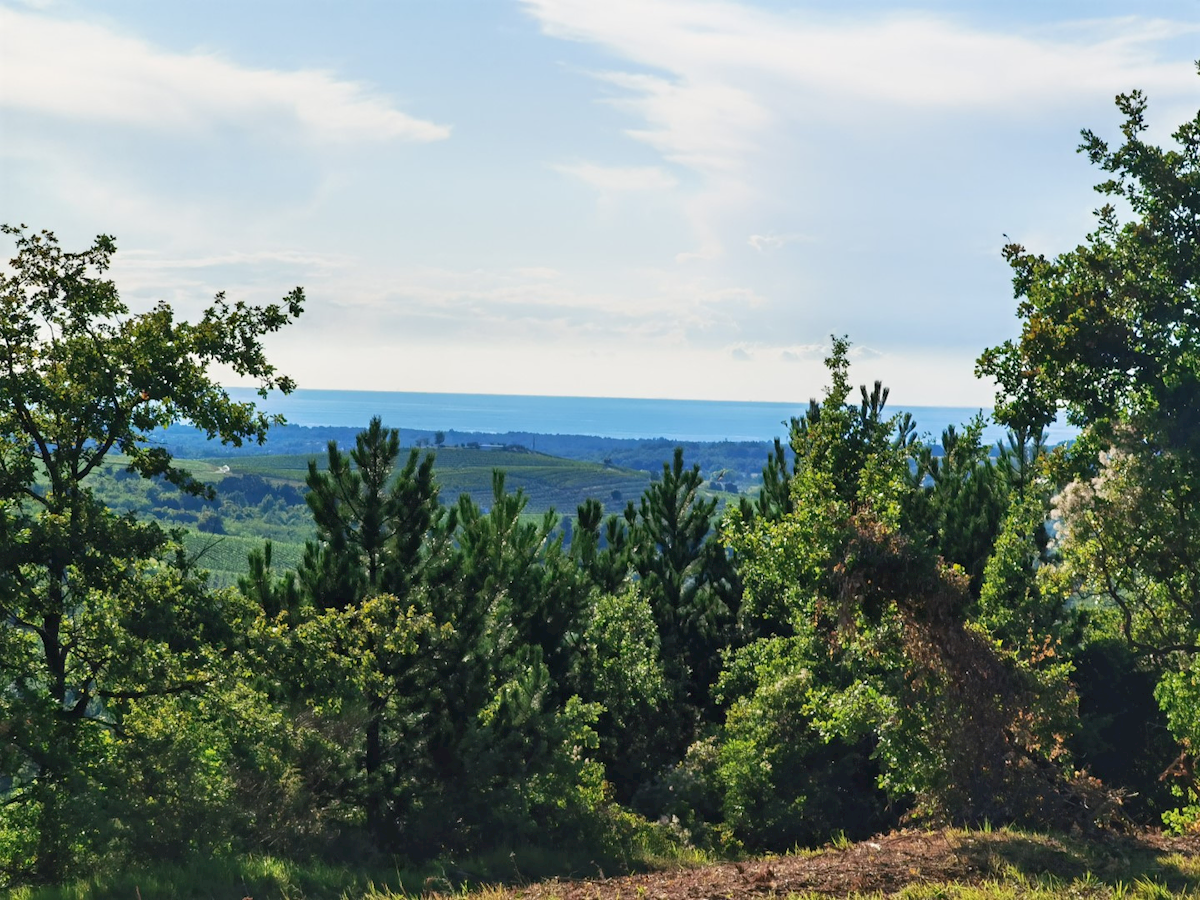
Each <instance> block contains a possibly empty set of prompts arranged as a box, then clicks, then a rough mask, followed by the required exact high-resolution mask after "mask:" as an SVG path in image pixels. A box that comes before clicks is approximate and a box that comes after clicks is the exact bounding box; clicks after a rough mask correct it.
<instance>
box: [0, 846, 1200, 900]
mask: <svg viewBox="0 0 1200 900" xmlns="http://www.w3.org/2000/svg"><path fill="white" fill-rule="evenodd" d="M947 837H948V838H949V843H950V845H951V847H952V851H951V852H952V853H953V855H954V857H955V858H957V859H958V860H959V862H963V863H968V864H969V865H970V868H971V870H972V871H973V872H975V873H977V876H976V877H972V878H970V879H969V880H963V881H944V880H937V879H931V878H928V877H927V876H922V874H921V873H920V872H919V871H918V870H916V869H914V870H913V871H912V872H911V879H910V880H908V881H907V883H905V884H902V885H899V886H898V889H897V890H896V891H895V892H894V893H891V894H889V895H887V896H890V897H896V898H901V900H992V898H996V900H1168V898H1171V900H1174V898H1179V900H1183V898H1192V897H1197V896H1200V856H1197V855H1196V854H1195V853H1194V852H1189V853H1187V854H1186V855H1185V854H1184V853H1180V852H1176V851H1175V850H1173V849H1169V848H1168V849H1159V848H1156V847H1154V846H1150V845H1148V844H1146V843H1143V842H1141V841H1139V840H1138V839H1137V838H1136V837H1130V836H1121V835H1103V836H1100V837H1099V838H1091V839H1089V838H1086V837H1083V836H1080V835H1074V836H1071V835H1066V836H1049V835H1042V834H1034V833H1030V832H1021V831H1016V830H1008V829H1001V830H997V831H995V832H992V833H986V832H982V831H974V832H968V831H952V832H947ZM835 843H836V844H839V845H841V846H831V847H829V848H827V849H826V850H823V851H818V852H816V853H814V852H812V851H809V852H805V853H801V854H796V856H795V857H793V858H796V857H798V858H799V859H800V860H801V861H803V860H810V861H812V860H815V858H816V857H820V856H823V855H825V854H839V853H850V854H853V853H854V847H853V846H850V845H847V844H846V843H845V842H844V841H838V842H835ZM684 849H685V848H680V850H681V851H683V850H684ZM847 858H848V859H849V858H850V857H847ZM773 859H776V860H779V862H777V863H772V864H773V865H775V866H776V867H777V868H780V869H782V868H783V867H784V866H785V865H786V862H785V861H784V860H785V858H781V857H774V858H773ZM834 859H835V861H836V859H837V856H836V855H835V856H834ZM815 861H816V862H820V860H815ZM703 862H704V860H703V859H701V858H699V857H696V856H695V855H692V856H688V855H687V854H686V852H683V853H681V854H680V855H677V856H675V857H672V858H658V859H657V868H658V869H659V870H660V871H662V872H663V873H664V877H663V878H662V879H660V880H659V881H655V880H654V879H653V878H651V879H649V880H647V879H646V878H644V877H643V878H639V879H638V883H633V882H621V881H610V882H605V883H598V884H595V885H589V886H587V887H586V888H584V889H583V894H582V895H583V896H587V897H596V898H608V897H614V898H615V897H622V898H629V900H633V898H638V897H641V896H646V897H662V898H665V900H677V898H680V900H681V898H682V897H683V896H685V894H686V891H687V889H688V887H691V888H695V887H696V886H697V884H698V883H700V882H703V881H704V879H700V880H699V881H692V882H688V881H687V880H686V879H685V882H684V884H685V887H684V892H680V891H679V890H678V889H676V891H675V892H674V893H673V892H672V889H671V886H672V882H673V881H674V878H673V877H672V876H673V875H674V874H677V873H678V872H679V871H680V869H681V868H691V867H693V866H696V865H699V864H701V863H703ZM563 864H564V860H563V859H561V858H560V857H557V856H555V855H554V854H553V853H550V854H538V853H536V852H528V851H523V852H522V853H519V854H518V853H514V854H508V853H498V854H493V856H492V857H491V858H488V859H478V860H473V861H463V862H461V864H456V863H453V862H449V861H444V862H440V863H433V864H430V865H427V866H423V867H420V868H402V867H400V866H398V865H392V866H386V865H382V866H381V865H376V866H373V867H358V868H351V867H344V866H331V865H325V864H320V863H308V864H298V863H293V862H286V861H283V860H280V859H276V858H272V857H266V856H246V857H237V858H231V859H223V860H203V861H197V862H194V863H192V864H190V865H187V866H168V865H162V864H146V865H144V866H135V867H132V868H130V869H122V870H120V871H104V872H97V873H96V874H94V875H92V876H90V877H89V878H87V879H85V880H81V881H77V882H74V883H72V884H69V885H65V886H61V887H55V888H20V889H15V890H12V891H10V892H9V893H8V894H7V895H6V896H7V897H10V898H12V900H76V898H85V897H87V898H92V897H94V898H100V900H108V898H114V900H115V898H122V900H127V898H141V900H151V898H155V897H173V898H175V897H177V898H182V900H202V898H203V900H207V898H234V900H236V898H240V897H252V898H254V900H275V898H287V900H398V898H400V897H417V896H427V895H429V894H431V893H438V894H441V895H443V896H446V895H449V896H456V897H461V898H464V900H467V898H474V900H517V898H518V897H520V896H523V895H533V896H536V897H540V898H546V900H549V898H550V897H553V896H557V895H559V893H560V892H563V893H565V892H566V891H565V890H564V889H566V888H568V887H569V886H567V885H562V884H558V885H557V886H548V887H547V888H544V889H538V888H537V887H536V885H535V886H534V887H533V888H532V889H522V888H515V889H508V888H502V887H477V888H474V889H470V888H467V887H464V880H466V881H468V882H473V883H474V884H476V885H486V884H489V883H490V884H498V883H502V882H505V881H508V882H510V883H512V882H515V883H518V884H528V883H529V882H531V881H534V880H536V879H537V878H538V877H540V875H541V874H544V872H545V871H546V870H547V869H549V870H551V871H552V870H554V869H555V868H557V869H558V870H559V871H562V870H563ZM862 864H863V862H862V860H861V858H860V859H859V861H858V863H857V865H860V866H861V865H862ZM573 871H575V872H576V874H577V875H578V876H580V877H587V878H592V877H596V876H597V875H599V874H600V873H599V872H598V871H596V867H595V866H594V864H593V865H592V866H585V867H584V868H574V869H573ZM479 873H482V874H479ZM605 874H608V875H613V874H617V873H615V872H612V871H609V872H607V873H605ZM738 887H740V888H741V890H739V891H737V895H738V896H746V895H747V891H746V890H745V886H744V885H738ZM571 893H572V894H573V895H575V896H580V893H579V891H571ZM750 893H754V892H753V891H751V892H750ZM686 895H688V896H691V895H693V894H686ZM761 895H762V896H777V897H787V898H795V900H800V898H803V900H818V898H822V900H825V898H828V897H829V894H825V893H819V892H816V891H814V892H806V893H794V892H793V893H779V894H774V893H771V894H761ZM842 896H847V897H850V898H855V900H858V898H862V900H867V898H882V897H883V896H884V895H883V894H880V893H850V894H848V895H842Z"/></svg>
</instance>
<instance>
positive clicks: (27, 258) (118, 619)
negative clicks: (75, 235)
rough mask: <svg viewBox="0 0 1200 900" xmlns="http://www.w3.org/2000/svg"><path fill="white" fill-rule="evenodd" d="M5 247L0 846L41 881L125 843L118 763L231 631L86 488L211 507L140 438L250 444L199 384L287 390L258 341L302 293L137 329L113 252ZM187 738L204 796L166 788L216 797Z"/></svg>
mask: <svg viewBox="0 0 1200 900" xmlns="http://www.w3.org/2000/svg"><path fill="white" fill-rule="evenodd" d="M3 231H4V233H6V234H8V235H11V236H12V237H13V238H14V240H15V243H16V247H17V255H16V257H15V258H14V259H13V260H12V261H11V263H10V268H9V271H8V273H6V274H3V275H0V341H2V342H3V345H4V347H5V353H4V356H3V359H2V360H0V632H2V633H3V638H2V639H0V647H2V648H3V650H4V655H3V657H2V658H0V683H2V684H4V685H5V688H4V690H3V692H0V717H2V719H3V721H5V722H7V723H11V724H10V725H9V726H8V730H9V731H10V732H11V733H10V734H9V735H8V738H7V740H6V741H5V745H4V749H3V751H0V774H2V775H3V776H4V777H5V779H6V781H7V783H8V787H7V790H6V795H7V796H6V797H5V803H4V804H3V806H2V807H0V831H3V832H5V833H6V834H7V835H8V836H9V839H10V843H9V847H8V849H9V850H10V851H11V852H12V853H13V855H11V856H9V857H7V858H5V859H3V860H0V871H2V872H3V873H4V876H5V877H26V878H34V879H38V880H47V879H54V878H58V877H61V875H62V874H63V873H64V872H66V871H67V870H68V869H69V868H70V867H71V866H72V865H86V864H87V862H88V861H89V860H90V859H92V858H93V855H94V854H96V853H99V852H102V851H105V850H108V849H111V847H112V842H113V841H114V840H119V839H118V838H117V837H116V836H115V833H114V831H113V829H112V828H110V827H108V826H106V825H105V822H106V820H109V819H112V818H113V817H114V816H124V817H126V820H127V819H128V816H129V815H130V813H129V809H130V806H129V804H132V803H134V800H133V799H131V795H130V793H129V788H130V780H129V777H128V770H127V762H128V761H129V760H132V759H138V758H140V757H138V750H139V748H140V744H139V739H140V738H141V737H142V736H145V737H146V738H147V741H151V740H152V738H153V735H152V734H151V732H153V727H152V722H153V717H150V716H148V712H147V710H148V709H149V708H150V707H156V708H157V707H158V706H159V705H161V704H163V703H164V700H163V698H175V700H177V701H178V702H179V703H182V702H183V698H184V697H185V696H187V695H191V694H196V693H198V692H200V691H201V690H202V689H203V688H204V686H205V685H207V684H208V683H210V682H211V681H212V680H213V679H214V678H215V677H216V673H217V672H218V671H219V670H220V669H221V667H222V664H223V658H222V651H223V650H224V649H225V648H227V647H229V646H230V645H231V643H232V636H233V634H234V632H235V630H236V625H234V624H233V620H234V619H235V618H236V617H235V616H232V615H230V614H229V611H228V610H225V609H223V608H222V604H221V602H220V601H219V600H217V599H216V598H214V597H212V596H211V595H210V594H209V593H208V592H207V591H206V590H205V589H204V587H203V584H202V582H201V581H200V580H199V579H198V578H197V577H196V575H195V573H194V572H192V571H191V570H190V569H189V567H188V565H187V563H186V560H184V559H183V557H182V555H181V554H177V553H174V551H173V550H172V548H171V546H170V544H169V540H168V535H167V534H166V533H165V532H163V531H162V530H161V529H159V528H158V527H156V526H154V525H144V524H140V523H138V522H136V521H134V519H133V518H132V517H129V516H119V515H117V514H115V513H113V512H111V511H110V510H108V509H107V508H105V507H104V505H103V504H102V503H100V502H99V501H98V500H97V499H96V498H95V496H94V495H93V493H92V491H91V490H90V489H89V488H88V485H87V480H88V478H89V477H90V476H92V475H93V474H94V473H95V472H96V471H97V470H98V469H100V468H101V467H102V466H103V464H104V462H105V459H106V456H107V454H108V453H110V452H115V451H119V452H120V453H122V454H123V455H124V457H125V458H126V459H127V461H128V468H129V470H130V471H132V472H136V473H138V474H141V475H143V476H161V477H162V478H164V479H165V480H166V481H168V482H171V483H172V484H174V485H176V486H178V487H180V488H182V489H183V490H184V491H185V492H188V493H191V494H206V493H207V490H206V488H205V487H204V486H203V485H202V484H200V483H199V482H197V481H196V480H195V479H194V478H192V477H191V475H190V474H189V473H188V472H186V471H185V470H183V469H180V468H178V467H177V466H175V465H174V464H173V463H172V460H171V458H170V455H169V454H167V453H166V452H165V451H163V450H161V448H155V447H153V446H151V445H149V444H148V443H147V437H148V435H149V434H150V433H151V432H152V431H153V430H154V429H156V428H161V427H164V426H166V425H168V424H170V423H172V422H177V421H180V420H182V419H188V420H190V421H192V422H194V423H195V424H197V425H198V426H199V427H201V428H203V429H205V431H206V432H207V433H208V434H209V435H210V436H213V437H220V438H221V439H222V440H223V441H229V442H232V443H239V442H241V441H243V440H247V439H251V440H260V441H261V440H262V439H263V437H264V435H265V431H266V428H267V425H268V419H267V418H266V417H264V416H262V415H261V414H259V413H256V412H255V411H254V409H253V406H252V405H251V404H241V403H235V402H233V401H232V400H230V398H229V397H228V395H227V394H226V393H225V391H224V390H223V389H221V387H220V386H219V385H217V384H216V383H215V382H213V381H212V380H211V379H210V378H209V376H208V375H207V369H208V368H209V366H211V365H214V364H222V365H226V366H230V367H232V368H233V369H234V370H235V371H237V372H238V373H239V374H240V375H242V376H245V377H249V378H253V379H255V380H257V381H258V382H259V384H260V386H261V388H262V390H263V391H264V393H265V391H266V390H267V389H269V388H278V389H281V390H284V391H287V390H290V388H291V382H290V380H288V379H286V378H282V377H279V376H277V375H276V373H275V370H274V368H273V367H272V366H271V365H270V364H269V363H268V362H267V361H266V358H265V356H264V355H263V351H262V345H261V338H262V336H263V335H264V334H266V333H269V332H273V331H276V330H278V329H279V328H281V327H282V326H283V325H285V324H286V323H287V322H288V321H289V320H290V319H291V318H293V317H295V316H296V315H298V314H299V312H300V309H301V304H302V301H303V294H302V292H301V291H300V290H299V289H297V290H296V291H294V292H293V293H292V294H290V295H288V297H287V298H286V299H285V301H284V304H283V305H281V306H279V305H270V306H266V307H262V308H259V307H251V306H247V305H245V304H243V303H237V304H234V305H233V306H230V305H229V304H228V303H227V302H226V301H225V299H224V298H223V297H222V296H220V295H218V297H217V299H216V301H215V302H214V304H213V306H212V307H210V308H209V309H208V310H207V311H206V312H205V314H204V316H203V318H202V320H201V321H200V322H199V323H197V324H194V325H193V324H189V323H186V322H176V321H175V319H174V315H173V313H172V311H171V309H170V307H169V306H167V305H166V304H159V305H157V306H156V307H154V309H152V310H151V311H150V312H147V313H143V314H141V315H130V314H129V313H128V310H127V309H126V307H125V306H124V305H123V304H122V303H121V301H120V299H119V297H118V294H117V290H116V287H115V286H114V285H113V283H112V282H111V281H108V280H106V279H104V278H103V275H104V272H105V271H106V270H107V269H108V267H109V264H110V260H111V257H112V254H113V252H114V250H115V247H114V244H113V241H112V239H111V238H108V237H103V236H102V237H99V238H97V240H96V243H95V244H94V245H93V246H92V247H91V248H89V249H87V250H84V251H82V252H80V253H68V252H64V251H63V250H61V249H60V247H59V245H58V242H57V240H56V239H55V238H54V235H53V234H50V233H49V232H42V233H41V234H37V235H30V234H27V233H26V232H25V230H24V229H23V228H11V227H5V228H4V229H3ZM187 737H188V735H187V734H186V733H185V734H175V735H172V738H173V739H176V740H178V741H179V742H180V744H179V746H180V747H182V748H183V749H182V750H181V751H180V752H181V753H182V755H183V756H186V757H187V758H188V759H189V761H190V764H191V765H194V766H198V767H199V768H198V769H197V772H198V775H197V778H198V780H197V781H187V782H185V781H172V782H170V783H169V784H164V785H161V787H162V790H163V791H164V792H165V793H166V794H167V795H169V796H172V797H179V798H181V799H183V798H187V797H194V796H195V792H199V794H198V795H199V796H208V794H206V792H205V789H204V787H203V783H205V782H206V778H205V776H204V775H203V772H204V768H203V765H202V763H203V759H202V758H199V757H198V756H197V753H199V751H200V748H201V747H202V745H204V744H205V743H206V741H205V740H204V739H202V738H196V740H194V741H192V742H191V743H190V744H187ZM201 756H202V754H201ZM180 758H182V757H180ZM142 759H143V763H144V762H145V760H144V758H142ZM138 771H143V772H144V768H143V769H141V770H138ZM146 799H147V798H146V797H145V796H144V795H142V796H140V800H141V801H145V800H146ZM177 812H178V810H177ZM156 821H158V822H159V823H160V824H165V823H163V822H162V819H161V818H157V819H156ZM22 835H24V837H22ZM14 836H15V837H14ZM195 839H196V840H199V841H203V840H204V837H203V836H202V835H195Z"/></svg>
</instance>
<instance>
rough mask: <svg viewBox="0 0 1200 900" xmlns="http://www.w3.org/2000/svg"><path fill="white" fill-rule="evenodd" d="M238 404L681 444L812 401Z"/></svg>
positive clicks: (914, 409) (955, 420)
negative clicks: (680, 442)
mask: <svg viewBox="0 0 1200 900" xmlns="http://www.w3.org/2000/svg"><path fill="white" fill-rule="evenodd" d="M229 393H230V396H231V397H233V398H234V399H236V400H252V401H254V403H255V404H256V405H257V406H258V407H259V408H260V409H262V410H264V411H266V412H268V413H271V414H275V413H278V414H281V415H283V416H284V417H285V418H286V419H287V421H288V422H289V423H290V424H293V425H308V426H335V427H349V428H363V427H366V425H367V424H368V423H369V422H370V421H371V419H372V417H374V416H379V417H380V418H381V419H382V420H383V424H384V425H386V426H388V427H390V428H405V429H414V430H428V431H446V432H450V431H458V432H480V433H485V434H504V433H506V432H529V433H533V434H576V435H594V436H599V437H610V438H644V439H652V438H666V439H668V440H673V441H707V442H717V441H771V440H773V439H774V438H776V437H781V438H786V437H787V434H788V424H789V423H790V422H791V419H792V417H793V416H799V415H801V414H802V413H804V412H805V411H806V410H807V408H808V404H807V403H804V404H796V403H768V402H761V401H731V400H646V399H632V398H622V397H542V396H525V395H515V394H439V393H416V392H407V391H326V390H311V389H307V390H306V389H300V390H296V391H294V392H292V393H291V394H288V395H286V396H285V395H283V394H278V393H272V394H271V395H270V396H269V397H268V398H267V399H266V400H263V399H261V398H259V397H258V395H257V394H256V393H255V392H254V391H253V390H252V389H250V388H236V387H235V388H229ZM888 409H889V411H891V412H907V413H911V414H912V417H913V419H914V420H915V421H916V423H917V434H918V435H920V436H921V437H922V438H923V439H925V440H926V441H928V442H930V443H937V442H938V441H939V440H940V438H941V434H942V431H943V429H945V428H946V427H947V426H948V425H954V426H955V427H956V428H960V427H961V426H962V425H963V424H965V423H967V422H969V421H970V420H971V419H973V418H974V417H975V416H976V415H979V414H980V413H982V414H983V415H984V416H990V413H991V410H990V409H981V408H977V407H965V406H905V407H888ZM1077 434H1078V431H1077V429H1074V428H1072V427H1070V426H1068V425H1066V424H1065V423H1063V422H1061V421H1060V422H1056V423H1054V424H1053V425H1051V426H1050V428H1049V429H1048V430H1047V443H1048V444H1050V445H1054V444H1057V443H1061V442H1062V441H1066V440H1070V439H1072V438H1074V437H1075V436H1076V435H1077ZM1003 438H1004V429H1003V428H1002V427H1000V426H998V425H996V424H995V423H993V422H992V421H991V420H990V418H989V419H988V420H987V424H986V425H985V428H984V440H985V442H987V443H995V442H996V441H999V440H1002V439H1003Z"/></svg>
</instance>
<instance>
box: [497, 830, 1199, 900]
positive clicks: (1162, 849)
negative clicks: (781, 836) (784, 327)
mask: <svg viewBox="0 0 1200 900" xmlns="http://www.w3.org/2000/svg"><path fill="white" fill-rule="evenodd" d="M1089 873H1090V876H1089V877H1092V878H1095V879H1098V880H1099V881H1102V882H1106V883H1108V884H1110V885H1112V884H1117V883H1123V884H1126V885H1129V884H1131V883H1133V882H1135V881H1137V880H1139V879H1150V880H1153V881H1155V882H1157V883H1161V884H1163V885H1164V886H1167V887H1169V888H1170V889H1171V890H1172V891H1195V890H1197V889H1198V888H1200V838H1196V837H1184V838H1168V837H1164V836H1162V835H1158V834H1153V833H1151V834H1141V835H1137V836H1127V835H1108V836H1102V837H1098V838H1090V839H1083V838H1081V837H1080V838H1061V839H1060V838H1052V837H1042V836H1037V835H1029V834H1020V833H1009V832H1005V831H997V832H970V833H966V832H959V831H933V832H923V831H902V832H897V833H894V834H890V835H885V836H880V837H877V838H874V839H872V840H869V841H863V842H862V843H858V844H853V845H851V846H848V847H842V848H832V847H831V848H827V849H825V850H821V851H817V852H814V853H808V854H797V855H789V856H781V857H773V858H768V859H761V860H754V861H749V862H738V863H721V864H717V865H709V866H701V867H697V868H689V869H676V870H673V871H666V872H654V873H649V874H641V875H630V876H625V877H621V878H603V879H590V880H586V881H566V880H553V881H546V882H540V883H537V884H532V885H527V886H523V887H510V888H507V889H505V890H503V891H496V890H491V891H487V892H486V893H487V894H488V895H489V896H490V897H491V898H496V897H499V896H502V897H505V898H513V900H518V898H519V900H602V898H618V897H619V898H622V900H693V898H696V900H699V898H742V897H758V896H763V895H768V896H770V895H772V894H777V895H780V896H785V895H787V894H791V893H797V894H820V895H827V896H831V897H841V896H846V895H848V894H883V895H889V894H894V893H896V892H898V891H900V890H902V889H903V888H905V887H906V886H909V885H911V884H914V883H926V884H928V883H947V882H957V883H959V884H976V883H979V882H983V881H995V880H1000V879H1002V880H1010V879H1014V878H1021V877H1024V878H1027V879H1039V878H1046V877H1047V876H1053V878H1055V879H1056V880H1058V882H1059V883H1062V882H1070V881H1072V880H1074V879H1077V878H1084V877H1085V876H1088V875H1089Z"/></svg>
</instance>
